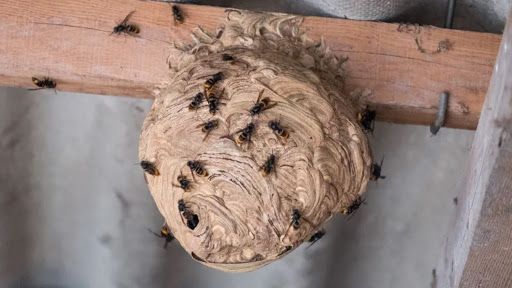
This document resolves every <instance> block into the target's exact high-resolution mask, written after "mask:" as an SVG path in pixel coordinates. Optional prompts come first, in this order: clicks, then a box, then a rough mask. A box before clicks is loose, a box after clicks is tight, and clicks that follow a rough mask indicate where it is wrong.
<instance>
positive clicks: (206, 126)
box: [196, 120, 219, 141]
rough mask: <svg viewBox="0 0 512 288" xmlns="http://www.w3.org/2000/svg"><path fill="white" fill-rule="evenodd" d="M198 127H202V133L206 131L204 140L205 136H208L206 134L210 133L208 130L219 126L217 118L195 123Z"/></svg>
mask: <svg viewBox="0 0 512 288" xmlns="http://www.w3.org/2000/svg"><path fill="white" fill-rule="evenodd" d="M199 127H202V128H201V131H203V133H206V135H204V138H203V141H204V140H206V138H207V137H208V135H209V134H210V132H211V131H212V130H214V129H216V128H217V127H219V120H209V121H207V122H206V123H203V124H199V125H197V127H196V128H199Z"/></svg>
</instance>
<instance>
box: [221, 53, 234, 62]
mask: <svg viewBox="0 0 512 288" xmlns="http://www.w3.org/2000/svg"><path fill="white" fill-rule="evenodd" d="M233 60H234V58H233V56H231V55H229V54H226V53H224V54H222V61H233Z"/></svg>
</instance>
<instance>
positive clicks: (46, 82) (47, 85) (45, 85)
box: [28, 77, 57, 90]
mask: <svg viewBox="0 0 512 288" xmlns="http://www.w3.org/2000/svg"><path fill="white" fill-rule="evenodd" d="M32 83H34V84H35V85H36V86H37V87H39V88H31V89H28V90H39V89H55V87H57V83H55V81H53V80H50V78H48V77H44V78H43V80H39V79H37V78H36V77H32Z"/></svg>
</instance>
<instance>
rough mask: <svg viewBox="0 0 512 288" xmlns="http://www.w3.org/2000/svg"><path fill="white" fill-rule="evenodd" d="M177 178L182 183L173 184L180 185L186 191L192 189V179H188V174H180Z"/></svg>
mask: <svg viewBox="0 0 512 288" xmlns="http://www.w3.org/2000/svg"><path fill="white" fill-rule="evenodd" d="M177 180H178V183H180V185H176V184H173V186H175V187H180V188H181V189H183V191H185V192H190V191H191V189H190V181H188V179H187V176H185V175H182V174H180V175H178V178H177Z"/></svg>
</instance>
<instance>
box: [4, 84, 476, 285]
mask: <svg viewBox="0 0 512 288" xmlns="http://www.w3.org/2000/svg"><path fill="white" fill-rule="evenodd" d="M150 105H151V101H150V100H135V99H128V98H121V97H111V96H94V95H84V94H73V93H64V92H58V94H57V95H56V94H55V93H54V92H53V91H50V90H49V91H40V92H28V91H25V90H21V89H14V88H1V89H0V119H1V121H0V161H1V163H3V168H2V169H0V182H1V186H0V231H2V237H1V239H0V267H1V269H0V286H1V287H225V288H229V287H247V288H249V287H333V285H335V284H336V283H343V287H427V285H428V282H429V281H430V271H431V269H432V268H433V267H434V265H436V263H437V262H436V261H437V258H438V256H439V255H440V252H441V250H440V247H441V244H442V241H443V235H444V232H445V230H446V228H447V224H448V220H449V214H450V213H451V211H452V210H453V208H454V206H453V203H452V199H453V197H454V195H455V193H456V192H455V191H456V185H457V179H458V177H459V175H460V174H461V173H462V170H461V167H463V164H464V161H465V160H466V157H467V152H468V149H469V146H470V143H471V140H472V136H473V132H471V131H463V130H451V129H442V130H441V132H440V134H439V135H438V136H436V137H430V135H429V132H428V128H427V127H420V126H401V125H393V124H383V123H377V125H376V131H375V135H374V137H373V140H372V142H373V143H372V144H373V148H374V153H375V155H376V157H377V158H380V157H382V156H383V155H385V156H386V158H385V161H384V167H383V174H384V175H386V176H387V178H386V179H385V180H382V181H379V182H377V183H371V184H370V186H369V189H368V192H367V194H366V201H367V204H368V205H365V206H362V208H361V209H360V210H359V211H358V212H357V214H356V215H355V216H354V217H353V218H352V219H351V220H350V221H348V220H347V219H346V218H345V217H343V216H341V215H340V216H337V217H335V218H334V219H333V220H332V221H331V222H330V223H329V224H328V225H327V227H326V228H327V232H328V234H327V235H326V236H325V237H324V239H322V240H321V241H319V242H317V243H316V244H315V245H314V246H312V247H311V248H310V249H305V248H306V247H305V245H304V246H303V247H301V248H299V249H298V250H297V251H295V252H294V253H292V254H291V255H289V256H287V257H285V258H284V259H282V260H281V261H278V262H276V263H273V264H271V265H269V266H267V267H265V268H263V269H260V270H258V271H255V272H251V273H247V274H225V273H222V272H217V271H215V270H212V269H210V268H207V267H203V266H202V265H201V264H198V263H196V262H194V261H193V260H192V259H190V258H189V256H188V255H187V254H186V253H185V252H184V251H183V250H182V249H181V247H180V246H179V245H178V244H177V243H174V244H172V245H170V247H169V248H168V249H167V250H163V248H162V246H163V241H162V239H160V238H157V237H155V236H154V235H153V234H151V233H150V232H149V231H148V229H152V230H154V231H158V229H159V227H160V225H161V224H162V218H161V216H160V215H159V213H158V211H157V210H156V207H155V205H154V203H153V201H152V199H151V197H150V195H149V192H148V189H147V187H146V184H145V182H144V179H143V176H142V172H141V169H140V168H139V166H138V165H134V164H135V163H136V162H137V151H138V137H139V132H140V128H141V125H142V121H143V119H144V116H145V114H146V112H147V111H148V109H149V107H150Z"/></svg>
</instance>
